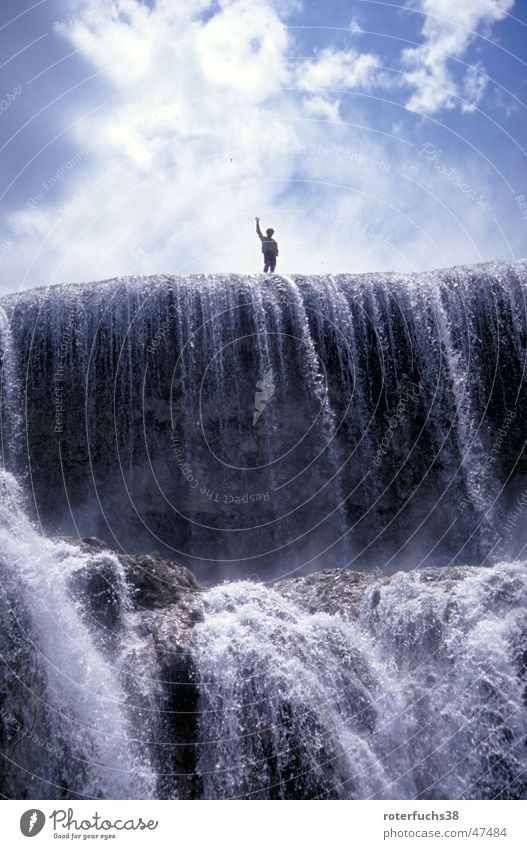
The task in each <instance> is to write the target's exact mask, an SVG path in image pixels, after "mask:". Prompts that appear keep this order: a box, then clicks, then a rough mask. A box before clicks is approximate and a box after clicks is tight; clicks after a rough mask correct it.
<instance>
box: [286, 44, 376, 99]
mask: <svg viewBox="0 0 527 849" xmlns="http://www.w3.org/2000/svg"><path fill="white" fill-rule="evenodd" d="M379 66H380V59H379V57H378V56H376V55H375V54H373V53H359V52H358V51H357V50H332V49H331V48H325V49H324V50H321V51H320V53H319V54H318V56H317V57H316V58H315V59H308V60H306V61H305V62H302V64H301V65H300V66H299V67H298V71H297V83H298V85H299V87H300V88H302V89H305V91H308V92H311V93H314V92H320V91H325V90H327V89H357V88H363V89H364V88H371V87H372V86H373V84H374V83H375V81H376V75H377V70H378V69H379Z"/></svg>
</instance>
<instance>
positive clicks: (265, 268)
mask: <svg viewBox="0 0 527 849" xmlns="http://www.w3.org/2000/svg"><path fill="white" fill-rule="evenodd" d="M268 271H269V264H268V262H267V260H265V262H264V274H267V272H268Z"/></svg>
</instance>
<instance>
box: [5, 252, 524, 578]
mask: <svg viewBox="0 0 527 849" xmlns="http://www.w3.org/2000/svg"><path fill="white" fill-rule="evenodd" d="M525 280H526V263H525V262H517V263H515V264H513V265H508V266H506V265H499V264H488V265H482V266H475V267H467V268H460V269H453V270H449V271H443V272H434V273H428V274H419V275H410V276H401V275H389V274H383V275H361V276H359V277H352V276H348V275H337V276H334V277H331V276H328V277H312V278H310V277H294V278H293V277H291V278H283V277H279V276H273V277H272V278H266V277H263V276H261V275H260V276H256V277H254V278H247V277H238V276H235V275H232V276H230V277H228V276H192V277H188V278H184V277H182V278H171V277H159V278H128V279H119V280H116V281H109V282H106V283H101V284H85V285H79V286H59V287H53V288H51V289H47V290H45V289H42V290H33V291H31V292H27V293H22V294H20V295H10V296H7V297H4V298H3V299H2V305H3V307H4V309H5V310H6V313H7V314H8V317H9V324H10V327H11V333H12V340H13V345H12V354H13V364H14V368H15V369H16V370H17V373H18V374H20V375H23V376H24V385H23V387H22V397H23V403H24V408H25V411H26V414H25V420H24V425H25V434H24V437H25V438H24V439H23V440H22V441H23V443H24V444H25V445H27V446H29V450H26V456H25V460H24V462H20V463H18V466H19V474H22V473H23V472H24V471H25V473H26V474H27V475H28V476H30V477H31V482H32V498H33V500H34V505H33V509H34V510H35V511H36V513H37V515H38V517H39V519H40V521H41V522H42V524H43V527H44V528H45V529H46V531H48V532H57V533H72V532H75V533H76V532H77V531H79V532H80V533H81V534H83V535H96V536H99V537H101V538H102V539H105V540H107V542H108V543H109V544H111V545H117V546H121V547H122V548H124V549H125V550H130V549H132V548H133V549H134V550H135V551H138V550H143V551H148V550H151V549H156V550H160V551H163V552H165V553H166V554H172V556H173V557H175V558H176V559H178V560H183V561H184V562H185V563H186V564H187V565H188V566H190V567H191V568H193V569H195V570H196V571H197V573H198V574H199V575H200V576H201V577H202V578H204V579H206V580H207V581H212V582H215V581H217V580H219V579H221V578H222V577H228V578H232V577H245V576H246V575H248V574H259V575H267V576H268V577H272V576H273V575H274V574H277V573H283V571H284V569H288V570H290V569H292V568H293V569H298V570H303V571H304V572H305V571H308V570H309V569H311V570H313V569H318V568H323V567H326V566H334V565H337V566H340V565H343V564H345V563H348V562H349V563H350V564H353V565H354V566H360V567H361V568H363V567H367V566H368V565H378V564H379V563H381V564H382V563H386V564H387V566H388V568H389V569H393V568H397V567H399V566H403V567H405V568H406V567H408V566H412V565H416V564H417V563H418V562H421V560H423V562H425V563H429V564H431V563H437V564H441V565H443V564H445V563H448V562H450V561H451V560H452V562H459V563H465V562H467V561H470V562H482V561H483V560H484V558H486V557H487V558H488V561H489V562H493V561H495V560H497V559H500V558H503V557H504V556H506V555H507V554H508V552H507V550H506V546H505V545H504V543H503V541H501V542H498V540H497V532H496V529H497V527H498V525H499V523H500V521H501V519H502V518H503V517H504V516H505V515H506V513H507V510H508V509H510V508H511V506H512V505H513V504H514V503H515V500H516V499H517V498H518V497H519V496H520V495H521V492H522V486H523V480H524V476H525V471H526V470H525V459H524V455H523V451H522V449H523V443H524V432H523V425H522V413H523V410H524V409H525V393H526V388H525V380H524V370H525V342H526V321H525V302H524V297H525ZM262 381H264V382H263V383H262ZM261 386H263V387H264V388H263V390H262V389H259V388H258V387H261ZM257 405H258V407H259V409H258V415H257V417H256V420H255V415H254V414H255V410H256V406H257ZM503 433H504V434H505V435H504V436H502V435H500V434H503ZM409 528H411V529H412V530H411V533H409V532H408V529H409ZM511 542H512V543H514V540H511Z"/></svg>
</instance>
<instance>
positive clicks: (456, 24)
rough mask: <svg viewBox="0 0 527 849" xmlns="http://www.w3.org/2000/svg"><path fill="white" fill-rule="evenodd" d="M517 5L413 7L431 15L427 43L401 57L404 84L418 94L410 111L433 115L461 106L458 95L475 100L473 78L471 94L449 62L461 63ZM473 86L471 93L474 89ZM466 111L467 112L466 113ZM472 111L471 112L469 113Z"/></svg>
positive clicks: (423, 1) (447, 2)
mask: <svg viewBox="0 0 527 849" xmlns="http://www.w3.org/2000/svg"><path fill="white" fill-rule="evenodd" d="M513 5H514V0H488V2H487V0H485V2H484V0H463V2H460V0H417V2H416V3H415V4H413V8H416V9H418V10H420V11H421V12H423V14H424V15H425V16H426V17H425V18H424V20H423V24H422V29H421V35H422V37H423V44H421V45H419V47H411V48H407V49H406V50H404V51H403V54H402V64H403V68H405V69H406V70H405V74H404V78H403V80H404V83H405V84H406V85H408V86H410V87H411V88H412V89H413V93H412V95H411V96H410V98H409V100H408V101H407V104H406V106H407V108H408V109H411V110H413V111H415V112H420V113H425V114H432V113H434V112H437V111H438V110H440V109H453V108H454V107H456V106H458V105H460V101H459V100H458V99H457V96H458V95H461V96H462V97H463V96H464V93H466V94H468V96H469V97H470V96H471V91H472V94H473V93H474V91H476V95H477V92H478V90H479V89H476V90H474V85H478V86H481V85H482V83H481V82H480V81H479V80H478V81H477V82H476V81H475V77H474V75H473V76H472V77H469V80H468V89H467V88H466V86H467V80H466V79H465V90H464V89H463V87H461V88H460V87H459V86H458V85H457V84H456V81H455V78H454V76H453V73H452V70H451V62H450V59H461V58H462V57H463V56H464V54H465V53H466V51H467V49H468V47H469V46H470V45H471V44H472V43H473V42H474V41H475V39H476V38H477V36H478V33H481V34H485V35H486V36H487V35H488V34H489V31H490V29H489V28H490V27H492V25H493V24H495V23H497V22H499V21H501V20H503V19H504V18H505V17H506V15H507V13H508V12H509V11H510V10H511V9H512V7H513ZM471 84H472V90H471ZM465 111H467V110H466V109H465ZM468 111H470V107H469V110H468Z"/></svg>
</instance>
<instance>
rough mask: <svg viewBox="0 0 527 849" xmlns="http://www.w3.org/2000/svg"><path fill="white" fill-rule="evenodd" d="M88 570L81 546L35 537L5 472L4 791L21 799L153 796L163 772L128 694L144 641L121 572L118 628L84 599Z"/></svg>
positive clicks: (0, 561)
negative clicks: (82, 584)
mask: <svg viewBox="0 0 527 849" xmlns="http://www.w3.org/2000/svg"><path fill="white" fill-rule="evenodd" d="M108 556H109V557H111V555H108ZM86 565H87V558H86V556H85V555H83V554H82V553H81V552H79V549H78V548H77V547H76V546H73V545H68V544H67V543H65V542H53V541H52V540H49V539H46V538H45V537H43V536H41V535H40V534H39V533H38V532H37V531H36V529H35V528H34V527H33V526H32V525H31V523H30V522H29V520H28V519H27V517H26V516H25V515H24V512H23V510H22V509H21V507H20V491H19V487H18V486H17V484H16V482H15V481H14V479H13V478H12V477H11V476H10V475H8V474H7V473H4V475H3V477H2V498H1V500H0V569H1V583H2V599H1V603H0V610H1V613H0V618H1V621H2V632H3V633H4V634H7V635H8V640H7V642H5V641H3V643H2V683H1V688H0V705H1V708H0V725H1V726H2V727H3V734H2V740H3V746H2V751H3V760H2V765H1V769H2V785H3V787H4V792H5V790H6V789H7V791H8V792H10V793H11V794H13V795H14V796H16V795H17V794H18V793H19V792H20V788H21V787H23V788H24V791H25V794H29V795H30V796H31V797H32V798H61V797H64V795H66V796H67V795H68V794H73V796H77V797H95V798H112V799H127V798H132V799H133V798H141V797H142V794H143V793H145V792H146V793H147V795H148V794H153V793H154V789H155V773H154V770H153V767H152V764H151V763H150V762H149V759H148V754H147V752H145V747H144V744H143V743H142V742H141V739H144V738H142V737H141V735H143V734H144V728H145V723H144V720H142V719H141V717H140V716H138V713H139V711H138V710H137V709H134V707H133V705H132V706H130V704H129V703H130V701H132V702H133V701H134V698H136V699H137V698H139V695H138V688H137V686H136V687H132V688H131V691H129V692H126V691H125V688H124V682H125V676H126V668H127V664H129V663H130V661H131V660H132V659H133V655H134V650H135V651H137V646H135V647H134V640H135V641H136V642H137V640H138V637H137V635H136V634H134V628H133V623H132V622H131V620H130V619H129V614H128V610H127V609H128V608H129V606H130V602H129V599H128V598H127V590H126V586H125V582H124V579H123V575H122V567H121V565H120V564H119V561H118V560H117V559H116V558H114V559H113V566H114V569H115V572H114V576H113V581H114V588H115V590H116V594H117V595H116V598H115V604H116V605H117V606H118V608H119V619H120V620H121V621H120V623H114V627H113V628H110V627H108V626H106V627H105V626H104V624H103V617H104V609H103V608H102V606H101V609H99V610H98V611H95V612H93V611H91V610H90V607H89V606H88V603H87V599H86V598H83V595H82V593H79V592H76V591H75V585H76V583H77V580H78V578H79V577H81V576H82V570H83V569H84V568H85V567H86ZM94 620H95V621H94ZM99 620H100V621H99ZM119 630H122V634H123V642H124V645H123V646H121V645H119V643H120V642H121V640H120V636H119V633H118V631H119ZM101 632H102V635H101ZM115 641H117V643H118V645H117V646H115V645H112V644H113V643H114V642H115ZM134 691H135V692H134ZM20 759H22V763H23V764H24V766H23V773H22V774H21V770H20V766H19V763H20Z"/></svg>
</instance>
